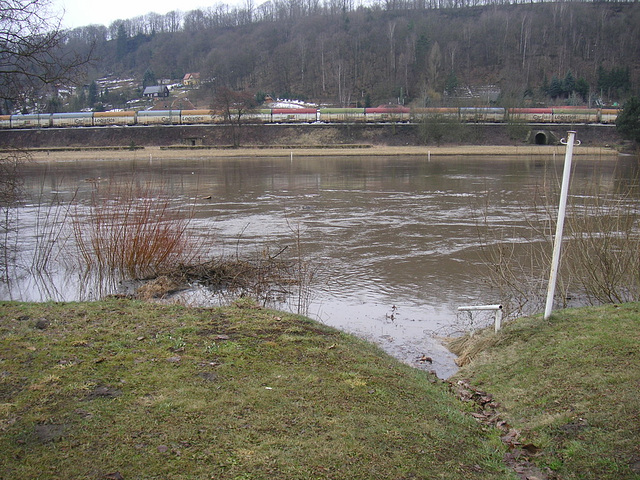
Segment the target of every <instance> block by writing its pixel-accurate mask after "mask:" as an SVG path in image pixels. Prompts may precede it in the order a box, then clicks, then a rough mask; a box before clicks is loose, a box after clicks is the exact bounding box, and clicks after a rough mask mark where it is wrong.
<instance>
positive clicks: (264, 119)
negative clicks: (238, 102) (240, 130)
mask: <svg viewBox="0 0 640 480" xmlns="http://www.w3.org/2000/svg"><path fill="white" fill-rule="evenodd" d="M230 114H231V123H236V122H237V121H238V112H237V111H231V112H230ZM219 121H220V122H227V119H226V118H225V115H224V114H220V116H219ZM240 122H241V123H269V122H271V109H270V108H258V109H255V110H246V111H244V112H242V113H241V114H240Z"/></svg>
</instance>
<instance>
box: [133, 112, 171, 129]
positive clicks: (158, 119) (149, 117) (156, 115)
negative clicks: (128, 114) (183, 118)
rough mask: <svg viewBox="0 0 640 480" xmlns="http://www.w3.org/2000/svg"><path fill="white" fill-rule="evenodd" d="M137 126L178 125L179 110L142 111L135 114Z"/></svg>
mask: <svg viewBox="0 0 640 480" xmlns="http://www.w3.org/2000/svg"><path fill="white" fill-rule="evenodd" d="M137 123H138V125H179V124H180V110H144V111H140V112H138V114H137Z"/></svg>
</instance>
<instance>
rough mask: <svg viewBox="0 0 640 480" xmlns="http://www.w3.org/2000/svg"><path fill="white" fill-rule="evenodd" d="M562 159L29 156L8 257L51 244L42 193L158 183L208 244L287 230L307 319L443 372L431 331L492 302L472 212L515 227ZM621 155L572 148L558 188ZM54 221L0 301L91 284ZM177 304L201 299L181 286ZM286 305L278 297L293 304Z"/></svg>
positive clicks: (282, 237) (60, 295) (447, 371)
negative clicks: (306, 267) (303, 283)
mask: <svg viewBox="0 0 640 480" xmlns="http://www.w3.org/2000/svg"><path fill="white" fill-rule="evenodd" d="M177 155H178V154H177ZM562 160H563V159H562V158H556V157H553V156H550V157H541V156H536V157H527V156H518V157H504V156H500V157H492V156H478V157H471V156H464V157H456V156H447V157H441V158H438V157H437V156H431V158H428V157H426V156H406V157H366V156H361V157H340V156H331V157H313V158H311V157H308V158H304V157H290V158H266V157H265V158H257V157H251V158H249V157H247V158H242V157H239V158H206V159H205V158H175V159H153V158H151V157H150V158H142V159H141V158H139V157H138V158H136V159H127V158H123V159H121V160H103V161H100V160H97V161H96V160H91V161H82V160H74V161H53V162H42V163H34V164H29V165H27V166H26V167H25V169H24V174H25V187H26V192H27V195H26V198H25V202H24V204H23V205H22V206H21V208H20V209H19V226H20V231H19V241H18V242H17V243H16V244H15V246H16V247H17V249H18V250H19V253H18V256H17V257H16V258H15V260H14V262H15V266H18V267H20V266H21V265H22V266H24V265H28V264H29V255H31V253H30V252H33V250H34V249H35V246H36V244H37V242H40V244H41V245H42V242H43V241H44V242H50V241H51V237H52V236H51V234H50V233H43V230H45V231H48V232H50V231H51V229H50V228H49V227H46V225H56V224H57V223H56V222H58V221H60V219H61V218H62V217H63V216H64V212H62V213H61V212H60V211H58V212H57V213H56V214H53V213H51V211H50V210H47V205H50V203H51V199H55V200H56V202H59V204H60V205H63V206H65V208H67V207H69V206H71V207H69V209H68V210H64V209H63V210H64V211H76V207H75V205H78V208H82V207H83V205H86V204H87V203H88V201H89V198H90V196H91V191H92V188H93V186H94V185H95V182H100V183H103V182H106V181H107V179H116V180H121V181H123V182H128V181H131V179H134V181H135V182H139V183H141V184H144V183H145V182H152V183H154V184H156V185H159V184H161V185H162V186H163V188H164V189H166V191H167V192H168V193H169V195H170V196H171V198H172V199H173V201H175V202H176V203H177V204H178V205H179V208H182V209H185V211H187V210H189V211H193V220H192V221H191V225H190V226H191V228H193V229H194V231H195V232H197V233H198V234H199V235H201V236H202V238H203V239H204V240H205V242H206V243H207V245H208V246H210V247H211V249H212V251H215V252H216V253H224V254H234V253H235V252H240V253H241V252H243V251H245V252H246V251H252V252H255V251H257V250H259V249H261V248H266V247H268V248H269V249H270V250H271V251H273V250H276V251H277V249H278V248H280V247H281V246H289V247H290V248H295V247H296V246H297V245H298V238H299V245H300V247H301V249H302V252H303V255H304V258H305V260H306V261H308V262H309V263H310V264H311V265H313V266H314V268H316V269H317V271H318V276H317V279H318V280H317V281H316V282H315V283H314V284H313V289H312V295H311V297H310V301H309V303H308V305H307V310H306V312H307V315H308V316H309V317H311V318H314V319H317V320H319V321H321V322H323V323H326V324H328V325H330V326H334V327H337V328H340V329H342V330H344V331H347V332H350V333H354V334H356V335H359V336H361V337H363V338H366V339H368V340H371V341H373V342H375V343H377V344H379V345H380V346H381V347H382V348H383V349H385V350H386V351H387V352H389V353H390V354H392V355H393V356H395V357H397V358H399V359H401V360H402V361H405V362H407V363H409V364H412V365H415V366H417V367H419V368H426V369H432V370H434V371H435V372H436V373H437V374H438V375H439V376H440V377H448V376H450V375H452V374H453V373H455V371H456V367H455V364H454V362H453V360H454V356H453V355H452V354H451V353H449V352H448V351H447V350H446V348H445V347H444V346H443V345H442V343H441V341H440V340H439V338H438V337H439V336H446V335H449V334H451V333H453V332H455V331H457V330H459V328H458V327H459V326H460V321H459V320H460V317H459V316H458V313H457V307H458V306H460V305H469V304H494V303H500V301H501V300H500V298H496V296H495V293H494V291H493V290H492V289H491V287H490V285H488V284H487V282H486V275H485V274H483V269H484V268H486V267H485V266H484V263H483V258H482V254H481V244H482V240H481V235H480V236H479V230H478V221H479V220H480V219H481V217H482V216H483V215H484V214H486V215H487V218H488V221H489V225H490V226H491V228H495V229H504V231H505V232H512V234H513V232H514V231H516V230H518V229H523V228H527V225H526V223H525V222H524V220H523V215H524V213H523V212H525V211H526V209H527V208H529V207H528V205H527V202H526V200H527V199H528V198H530V197H533V194H534V192H535V191H536V189H537V188H539V186H540V185H541V184H542V183H544V182H547V183H549V182H552V183H553V182H555V183H556V184H557V183H558V182H559V181H560V180H559V179H560V178H561V176H562ZM634 165H637V161H635V160H634V159H626V158H624V157H619V158H618V159H615V158H613V159H612V158H610V157H609V158H599V157H584V156H580V157H579V159H578V160H577V161H576V160H575V159H574V172H573V177H572V187H571V188H572V191H574V192H578V191H580V189H581V185H586V184H589V183H591V182H593V180H594V178H597V179H598V182H599V183H600V184H601V185H604V186H605V188H611V189H613V188H614V187H615V185H616V184H617V183H619V182H623V181H625V179H627V178H631V177H633V176H634V175H636V169H637V167H634ZM523 209H524V210H523ZM45 211H47V212H48V213H46V215H44V217H43V212H45ZM43 218H45V219H46V220H43ZM37 219H39V220H37ZM37 222H39V223H40V227H38V225H37V224H36V223H37ZM42 225H45V228H44V229H43V227H42ZM60 228H61V227H60ZM514 229H515V230H514ZM54 230H56V231H60V232H61V233H62V234H61V235H60V236H59V237H58V240H57V242H58V245H57V246H56V248H55V249H54V250H53V251H55V254H54V255H53V256H52V257H53V259H52V261H51V262H50V264H49V266H48V267H49V268H48V271H47V275H43V276H40V278H35V277H36V276H34V275H33V272H28V269H27V268H17V269H16V272H17V273H16V275H14V281H13V282H12V283H11V284H10V286H8V285H6V284H2V285H1V290H0V298H2V299H18V300H28V301H42V300H48V299H53V300H83V299H91V298H93V297H95V296H97V295H98V293H97V292H95V291H92V290H91V289H87V288H81V287H80V286H81V285H83V281H82V280H81V279H80V277H79V273H78V272H77V271H74V270H73V269H72V268H69V265H71V264H72V263H73V262H72V261H71V260H72V257H73V255H74V253H73V252H74V247H73V244H72V243H73V242H72V238H71V237H69V236H67V235H66V234H65V233H64V232H66V231H67V230H66V229H58V227H56V229H54ZM505 241H509V238H508V235H507V236H506V237H505ZM58 247H60V248H58ZM101 293H104V292H101ZM188 301H190V302H202V301H210V299H208V297H206V296H204V295H202V296H199V294H198V293H197V291H194V293H193V295H192V296H191V297H189V299H188ZM293 303H295V302H292V301H284V303H282V304H280V305H278V307H279V308H282V309H293V310H295V306H294V305H293ZM487 321H490V319H489V320H487ZM424 357H429V358H430V359H431V360H432V362H428V361H424ZM421 359H422V361H421Z"/></svg>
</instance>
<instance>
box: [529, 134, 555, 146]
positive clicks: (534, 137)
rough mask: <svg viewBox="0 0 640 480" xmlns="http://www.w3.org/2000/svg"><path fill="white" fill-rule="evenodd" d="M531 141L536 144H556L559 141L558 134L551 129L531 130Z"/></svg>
mask: <svg viewBox="0 0 640 480" xmlns="http://www.w3.org/2000/svg"><path fill="white" fill-rule="evenodd" d="M528 140H529V143H533V144H535V145H555V144H556V143H558V139H557V138H556V136H555V135H554V134H553V133H551V131H550V130H530V131H529V138H528Z"/></svg>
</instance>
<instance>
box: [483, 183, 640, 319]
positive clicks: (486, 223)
mask: <svg viewBox="0 0 640 480" xmlns="http://www.w3.org/2000/svg"><path fill="white" fill-rule="evenodd" d="M594 178H597V177H594ZM541 182H542V183H541V184H540V185H538V186H537V187H536V189H535V191H533V192H532V195H530V196H526V197H525V199H524V200H523V201H522V203H521V205H520V209H521V210H522V215H523V217H524V218H525V219H526V222H527V227H526V228H524V229H522V228H511V227H510V226H503V227H501V228H493V227H492V225H491V222H492V220H491V209H492V208H493V207H492V206H491V199H490V198H489V197H488V198H487V200H486V202H487V203H486V205H485V206H484V207H483V208H484V212H483V213H481V214H480V217H481V218H482V221H481V225H480V226H479V232H480V235H481V242H482V244H483V253H484V261H485V266H486V268H485V270H484V271H485V272H486V276H487V281H488V283H489V284H490V285H491V286H492V288H495V289H496V290H497V291H498V292H499V298H501V302H502V303H503V306H504V310H505V313H506V314H507V315H508V316H511V317H515V316H520V315H529V314H534V313H536V312H540V311H542V310H543V306H544V301H545V298H546V288H547V283H548V278H549V268H550V265H551V254H552V251H553V235H554V231H555V222H556V218H557V204H558V198H559V185H558V182H557V181H556V179H552V178H548V177H547V176H545V177H544V178H543V179H542V180H541ZM638 188H639V184H638V173H637V171H635V172H633V171H632V172H629V177H628V178H626V179H625V180H623V181H621V182H618V183H616V184H613V185H609V184H607V185H603V184H600V183H595V181H594V182H593V183H591V184H589V185H588V186H587V187H585V188H584V189H583V190H581V191H577V190H576V189H573V190H572V194H571V196H570V200H569V204H568V206H567V217H566V223H565V227H564V232H565V233H564V237H565V238H564V241H563V244H562V256H561V268H560V271H559V277H558V289H557V292H558V293H557V294H556V297H557V298H556V304H557V305H559V306H561V307H567V306H580V305H598V304H603V303H605V304H606V303H616V302H631V301H640V254H639V252H640V210H639V209H638V203H637V196H638Z"/></svg>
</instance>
